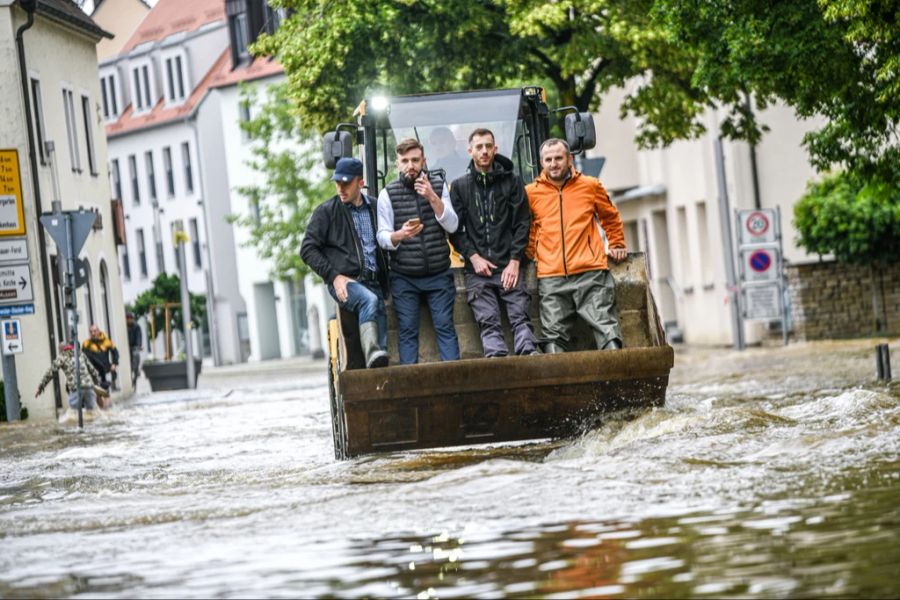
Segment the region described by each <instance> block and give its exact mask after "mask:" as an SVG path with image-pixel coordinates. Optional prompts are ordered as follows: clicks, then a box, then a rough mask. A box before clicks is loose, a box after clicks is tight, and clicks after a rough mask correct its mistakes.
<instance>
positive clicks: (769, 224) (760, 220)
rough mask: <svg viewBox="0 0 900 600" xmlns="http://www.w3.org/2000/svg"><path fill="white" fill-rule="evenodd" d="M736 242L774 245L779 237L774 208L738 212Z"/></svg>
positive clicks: (779, 232)
mask: <svg viewBox="0 0 900 600" xmlns="http://www.w3.org/2000/svg"><path fill="white" fill-rule="evenodd" d="M738 232H739V235H738V240H740V244H741V245H742V246H746V245H748V244H775V243H777V242H778V240H779V239H780V237H781V231H780V227H779V221H778V211H776V210H775V209H774V208H760V209H757V210H741V211H738Z"/></svg>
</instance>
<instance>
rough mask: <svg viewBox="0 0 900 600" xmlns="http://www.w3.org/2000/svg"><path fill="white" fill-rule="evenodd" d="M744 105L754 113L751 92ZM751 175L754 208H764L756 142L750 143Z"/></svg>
mask: <svg viewBox="0 0 900 600" xmlns="http://www.w3.org/2000/svg"><path fill="white" fill-rule="evenodd" d="M744 105H745V106H746V107H747V112H748V113H750V114H753V106H752V105H751V104H750V94H745V95H744ZM750 177H751V179H752V180H753V208H755V209H756V210H759V209H761V208H762V200H761V199H760V197H759V170H758V169H757V167H756V144H750Z"/></svg>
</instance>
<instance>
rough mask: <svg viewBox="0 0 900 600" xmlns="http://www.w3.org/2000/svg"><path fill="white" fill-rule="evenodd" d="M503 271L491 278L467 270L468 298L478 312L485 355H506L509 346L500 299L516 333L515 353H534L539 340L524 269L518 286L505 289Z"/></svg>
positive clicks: (475, 311)
mask: <svg viewBox="0 0 900 600" xmlns="http://www.w3.org/2000/svg"><path fill="white" fill-rule="evenodd" d="M500 274H501V273H500V271H498V272H497V273H494V274H493V275H491V276H490V277H483V276H481V275H474V274H471V273H466V298H467V299H468V301H469V307H471V309H472V313H473V314H474V315H475V322H476V323H478V328H479V330H480V331H481V345H482V347H483V348H484V355H485V356H487V357H491V356H506V355H507V354H509V348H508V347H507V345H506V340H505V339H504V338H503V326H502V324H501V320H500V300H503V303H504V304H505V305H506V316H507V317H509V325H510V328H511V329H512V332H513V347H514V348H515V352H516V354H531V353H532V352H534V351H535V349H536V348H537V339H536V338H535V337H534V331H532V329H531V319H530V318H529V317H528V305H529V304H530V302H531V296H529V295H528V292H527V291H526V290H525V271H524V269H520V270H519V281H518V283H517V284H516V287H514V288H512V289H510V290H504V289H503V286H502V285H501V283H500Z"/></svg>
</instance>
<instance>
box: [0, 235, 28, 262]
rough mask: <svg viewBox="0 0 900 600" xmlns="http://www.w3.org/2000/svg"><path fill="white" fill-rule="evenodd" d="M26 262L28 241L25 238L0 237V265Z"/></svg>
mask: <svg viewBox="0 0 900 600" xmlns="http://www.w3.org/2000/svg"><path fill="white" fill-rule="evenodd" d="M23 262H28V243H27V241H26V240H25V238H19V239H6V240H4V239H0V265H7V264H9V263H23Z"/></svg>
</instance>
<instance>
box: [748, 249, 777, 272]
mask: <svg viewBox="0 0 900 600" xmlns="http://www.w3.org/2000/svg"><path fill="white" fill-rule="evenodd" d="M771 266H772V255H771V254H769V251H768V250H757V251H756V252H754V253H753V254H751V255H750V268H751V269H753V270H754V271H756V272H757V273H764V272H766V271H768V270H769V267H771Z"/></svg>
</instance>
